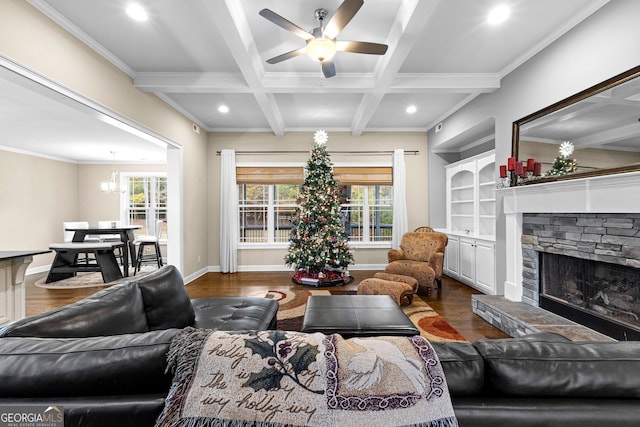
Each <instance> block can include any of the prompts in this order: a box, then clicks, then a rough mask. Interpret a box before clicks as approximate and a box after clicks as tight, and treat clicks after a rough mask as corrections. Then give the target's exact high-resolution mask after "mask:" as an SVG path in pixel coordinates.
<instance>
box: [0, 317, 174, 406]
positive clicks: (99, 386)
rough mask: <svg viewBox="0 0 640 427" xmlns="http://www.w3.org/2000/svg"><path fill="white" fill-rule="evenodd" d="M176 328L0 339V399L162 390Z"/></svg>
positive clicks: (167, 378) (167, 381) (167, 383)
mask: <svg viewBox="0 0 640 427" xmlns="http://www.w3.org/2000/svg"><path fill="white" fill-rule="evenodd" d="M178 332H179V330H178V329H169V330H164V331H153V332H146V333H142V334H125V335H112V336H106V337H90V338H44V339H43V338H2V339H0V398H4V397H11V398H17V397H32V398H33V397H48V396H51V397H52V398H54V397H60V396H85V397H86V396H101V395H102V396H108V395H118V396H119V395H132V394H146V393H163V392H164V393H166V392H167V391H168V390H169V386H170V384H171V375H170V374H167V373H165V369H166V366H167V363H166V357H167V352H168V351H169V346H170V344H171V341H172V339H173V337H174V336H175V335H176V334H177V333H178Z"/></svg>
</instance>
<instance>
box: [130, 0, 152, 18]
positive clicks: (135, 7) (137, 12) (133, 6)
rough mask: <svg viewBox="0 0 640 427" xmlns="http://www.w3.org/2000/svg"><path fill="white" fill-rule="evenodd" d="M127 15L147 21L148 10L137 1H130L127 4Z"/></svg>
mask: <svg viewBox="0 0 640 427" xmlns="http://www.w3.org/2000/svg"><path fill="white" fill-rule="evenodd" d="M127 15H129V16H130V17H131V18H133V19H135V20H136V21H146V20H147V18H148V16H147V11H146V10H144V8H143V7H142V6H140V5H139V4H137V3H130V4H129V6H127Z"/></svg>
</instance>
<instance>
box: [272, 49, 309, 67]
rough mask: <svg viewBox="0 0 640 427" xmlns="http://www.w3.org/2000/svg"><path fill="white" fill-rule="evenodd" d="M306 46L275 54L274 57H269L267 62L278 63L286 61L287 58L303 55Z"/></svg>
mask: <svg viewBox="0 0 640 427" xmlns="http://www.w3.org/2000/svg"><path fill="white" fill-rule="evenodd" d="M305 50H306V48H304V47H302V48H300V49H296V50H292V51H290V52H287V53H283V54H282V55H278V56H274V57H273V58H270V59H267V63H269V64H277V63H278V62H282V61H286V60H287V59H291V58H295V57H296V56H298V55H302V54H303V53H305Z"/></svg>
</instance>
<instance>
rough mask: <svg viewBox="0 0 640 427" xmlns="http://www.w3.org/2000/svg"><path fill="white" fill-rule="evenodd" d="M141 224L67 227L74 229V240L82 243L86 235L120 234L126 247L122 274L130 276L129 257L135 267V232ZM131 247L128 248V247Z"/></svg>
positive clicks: (123, 254)
mask: <svg viewBox="0 0 640 427" xmlns="http://www.w3.org/2000/svg"><path fill="white" fill-rule="evenodd" d="M141 228H142V226H141V225H117V224H113V225H112V226H111V227H93V226H89V227H88V228H77V227H71V228H65V230H67V231H73V239H72V240H71V241H72V242H76V243H81V242H84V239H85V237H87V236H95V235H103V234H113V235H119V236H120V240H122V243H124V249H123V250H122V275H123V276H124V277H129V259H131V266H132V267H133V263H134V262H135V260H136V246H135V245H134V244H133V242H134V240H135V235H134V232H135V231H136V230H139V229H141ZM127 247H128V248H129V250H127V249H126V248H127Z"/></svg>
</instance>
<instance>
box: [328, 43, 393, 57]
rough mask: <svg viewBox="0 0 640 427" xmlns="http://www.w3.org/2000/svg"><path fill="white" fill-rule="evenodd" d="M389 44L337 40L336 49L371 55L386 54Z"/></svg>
mask: <svg viewBox="0 0 640 427" xmlns="http://www.w3.org/2000/svg"><path fill="white" fill-rule="evenodd" d="M388 47H389V46H387V45H386V44H380V43H370V42H350V41H337V42H336V50H339V51H341V52H352V53H367V54H369V55H384V54H385V53H386V52H387V49H388Z"/></svg>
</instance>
